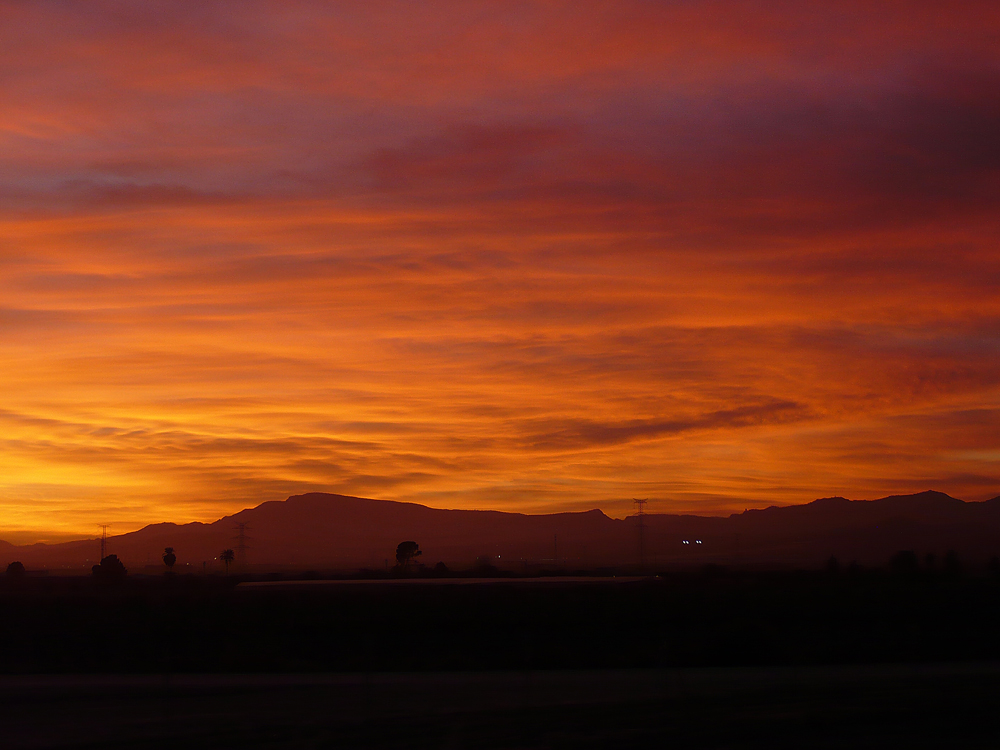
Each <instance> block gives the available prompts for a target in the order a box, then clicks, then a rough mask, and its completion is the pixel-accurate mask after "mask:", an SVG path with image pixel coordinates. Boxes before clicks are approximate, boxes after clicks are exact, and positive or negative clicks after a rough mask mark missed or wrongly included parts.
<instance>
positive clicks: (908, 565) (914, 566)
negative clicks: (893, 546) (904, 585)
mask: <svg viewBox="0 0 1000 750" xmlns="http://www.w3.org/2000/svg"><path fill="white" fill-rule="evenodd" d="M889 567H890V568H891V569H892V572H893V573H895V574H896V575H898V576H903V577H906V578H910V577H912V576H915V575H916V574H917V572H918V571H919V570H920V565H919V563H918V562H917V553H916V552H914V551H913V550H911V549H904V550H900V551H899V552H897V553H896V554H895V555H893V556H892V559H891V560H890V561H889Z"/></svg>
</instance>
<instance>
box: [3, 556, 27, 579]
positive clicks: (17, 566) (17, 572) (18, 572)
mask: <svg viewBox="0 0 1000 750" xmlns="http://www.w3.org/2000/svg"><path fill="white" fill-rule="evenodd" d="M7 575H8V576H9V577H10V578H24V565H23V564H22V563H19V562H17V561H16V560H15V561H14V562H12V563H11V564H10V565H8V566H7Z"/></svg>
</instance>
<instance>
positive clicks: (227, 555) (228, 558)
mask: <svg viewBox="0 0 1000 750" xmlns="http://www.w3.org/2000/svg"><path fill="white" fill-rule="evenodd" d="M219 557H220V558H222V562H224V563H225V564H226V575H229V564H230V563H231V562H232V561H233V560H235V559H236V555H235V554H233V551H232V550H231V549H224V550H222V553H221V554H220V555H219Z"/></svg>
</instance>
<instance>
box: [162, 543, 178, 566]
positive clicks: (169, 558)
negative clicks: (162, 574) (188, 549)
mask: <svg viewBox="0 0 1000 750" xmlns="http://www.w3.org/2000/svg"><path fill="white" fill-rule="evenodd" d="M175 562H177V555H175V554H174V548H173V547H167V548H166V549H165V550H163V564H164V565H166V566H167V570H173V569H174V563H175Z"/></svg>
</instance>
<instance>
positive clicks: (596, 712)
mask: <svg viewBox="0 0 1000 750" xmlns="http://www.w3.org/2000/svg"><path fill="white" fill-rule="evenodd" d="M235 583H236V581H235V580H234V579H232V580H228V581H227V580H223V579H213V578H194V577H192V578H183V577H177V578H174V579H173V580H167V579H164V580H129V581H126V582H125V583H124V584H123V585H103V586H102V585H97V584H96V582H94V581H91V580H87V579H82V578H77V579H36V580H22V581H5V582H3V584H2V586H0V667H2V670H3V672H4V673H6V674H7V675H8V676H6V677H3V678H0V723H2V726H3V727H4V734H3V737H4V739H3V741H2V742H0V746H3V747H11V748H15V747H98V746H100V747H104V748H107V747H112V748H115V747H144V746H150V743H152V741H153V740H155V741H156V744H157V745H162V746H169V745H171V744H172V745H173V746H176V747H200V746H205V747H208V746H212V747H225V746H244V747H275V748H284V747H397V748H399V747H435V748H437V747H483V748H507V747H510V748H515V747H516V748H522V747H524V748H527V747H531V748H536V747H629V746H642V745H653V744H655V745H657V746H660V745H665V744H671V745H674V744H676V745H677V746H681V747H706V748H707V747H732V748H743V747H768V748H771V747H785V746H787V747H793V746H794V747H802V746H810V747H843V746H851V747H875V746H878V747H903V746H905V747H941V746H949V745H955V744H956V743H958V742H961V744H962V745H963V746H964V747H966V748H968V747H995V746H1000V733H998V726H1000V724H998V719H997V717H998V716H1000V690H998V688H1000V583H998V581H996V580H995V579H992V578H989V577H963V576H961V575H958V574H951V575H945V574H942V573H938V574H927V573H919V572H914V571H909V572H907V571H906V570H902V569H901V570H900V571H898V572H897V573H895V574H891V573H888V572H883V571H851V572H847V571H844V572H840V573H836V574H832V573H771V574H763V573H753V574H752V573H739V574H736V573H727V572H725V571H719V570H716V571H709V572H706V573H701V574H676V575H672V576H668V577H665V578H663V579H658V580H657V579H654V580H639V581H635V580H633V581H620V580H618V581H613V582H586V581H583V582H581V581H577V582H572V581H564V582H548V583H539V582H531V581H525V582H523V583H520V582H519V583H514V584H511V583H504V584H501V585H498V584H492V583H490V582H488V581H484V582H483V583H481V584H472V585H469V584H466V585H451V586H449V585H438V586H428V585H416V586H413V585H407V584H405V583H404V584H397V585H391V586H386V585H378V584H374V585H359V584H352V585H333V586H324V585H305V586H290V587H280V586H279V587H245V586H243V587H238V586H236V585H235ZM241 673H242V674H241ZM130 675H131V676H130Z"/></svg>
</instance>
